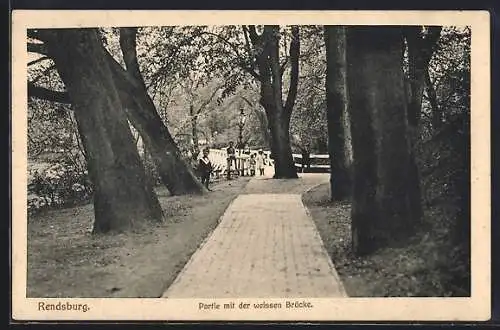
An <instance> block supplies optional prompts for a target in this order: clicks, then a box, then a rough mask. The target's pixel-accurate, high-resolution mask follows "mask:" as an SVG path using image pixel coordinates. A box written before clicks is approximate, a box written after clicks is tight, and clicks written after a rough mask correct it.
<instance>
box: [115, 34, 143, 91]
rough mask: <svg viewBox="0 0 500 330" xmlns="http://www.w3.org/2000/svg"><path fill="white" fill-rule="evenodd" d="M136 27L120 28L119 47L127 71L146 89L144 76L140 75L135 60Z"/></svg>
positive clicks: (137, 63)
mask: <svg viewBox="0 0 500 330" xmlns="http://www.w3.org/2000/svg"><path fill="white" fill-rule="evenodd" d="M136 38H137V28H135V27H131V28H120V48H121V50H122V54H123V60H124V62H125V66H126V68H127V71H128V72H130V74H131V75H132V76H133V77H134V78H135V79H136V80H137V82H138V83H140V84H141V85H142V87H143V88H144V89H146V84H145V83H144V78H143V77H142V74H141V70H140V68H139V62H138V61H137V50H136V47H137V41H136Z"/></svg>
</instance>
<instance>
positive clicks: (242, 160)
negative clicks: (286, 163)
mask: <svg viewBox="0 0 500 330" xmlns="http://www.w3.org/2000/svg"><path fill="white" fill-rule="evenodd" d="M257 152H258V150H256V149H245V150H239V149H236V164H235V163H234V162H233V163H229V162H228V156H227V151H226V149H210V153H209V155H208V158H209V159H210V161H211V162H212V165H213V167H214V172H213V176H214V177H215V178H219V177H220V176H221V175H224V174H227V170H228V166H229V165H230V166H231V168H230V171H231V173H235V174H238V175H250V170H249V159H250V155H251V154H256V153H257ZM263 153H264V155H265V165H266V166H273V165H274V162H273V160H272V159H271V152H270V151H268V150H264V151H263ZM201 155H202V153H200V156H199V157H201ZM292 156H293V160H294V162H295V166H296V167H297V169H298V170H299V171H304V169H306V170H319V171H323V172H327V171H329V170H330V158H329V156H328V155H327V154H310V155H309V166H307V164H304V165H305V166H302V163H303V161H302V155H301V154H292Z"/></svg>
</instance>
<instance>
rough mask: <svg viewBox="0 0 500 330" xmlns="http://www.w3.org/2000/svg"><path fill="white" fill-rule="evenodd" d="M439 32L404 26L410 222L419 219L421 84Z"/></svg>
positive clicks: (433, 28) (431, 28)
mask: <svg viewBox="0 0 500 330" xmlns="http://www.w3.org/2000/svg"><path fill="white" fill-rule="evenodd" d="M440 34H441V27H436V26H432V27H429V33H428V35H427V36H426V37H425V38H424V37H423V35H422V27H421V26H412V27H406V28H405V38H406V41H407V44H408V69H409V70H408V73H409V80H410V90H411V97H410V100H409V104H408V128H409V132H410V139H409V142H410V158H409V162H410V165H409V169H410V171H409V173H408V179H409V185H410V187H411V189H410V190H409V191H408V194H409V195H408V198H409V202H410V206H411V210H412V212H411V214H412V217H413V221H415V222H417V221H419V220H420V219H421V218H422V215H423V210H422V200H421V194H422V193H421V187H420V170H419V168H418V165H417V163H416V160H415V155H416V145H417V143H418V140H419V136H420V117H421V112H422V96H423V93H424V87H425V73H426V72H427V71H428V66H429V61H430V59H431V57H432V53H433V52H434V46H435V44H436V42H437V41H438V39H439V35H440Z"/></svg>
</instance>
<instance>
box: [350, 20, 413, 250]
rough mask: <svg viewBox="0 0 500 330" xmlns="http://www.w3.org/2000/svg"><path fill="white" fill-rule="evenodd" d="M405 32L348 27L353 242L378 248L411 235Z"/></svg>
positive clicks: (360, 246)
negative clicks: (403, 54)
mask: <svg viewBox="0 0 500 330" xmlns="http://www.w3.org/2000/svg"><path fill="white" fill-rule="evenodd" d="M402 42H403V38H402V31H401V29H400V28H396V27H349V28H347V54H346V58H347V63H348V69H347V90H348V95H349V105H348V109H349V114H350V117H351V132H352V144H353V159H354V163H353V169H354V187H353V188H354V189H353V205H352V234H353V245H354V246H353V247H354V250H355V251H356V252H357V253H358V254H365V253H369V252H372V251H374V250H375V249H377V248H378V247H381V246H385V245H387V244H389V243H390V242H391V241H397V240H399V239H403V238H404V237H406V234H407V233H408V231H409V227H408V222H409V221H408V220H409V218H410V207H409V203H408V188H409V187H408V181H407V176H408V171H409V169H408V167H409V149H408V146H409V143H408V139H407V125H406V122H407V119H406V113H407V112H406V97H405V89H404V82H403V79H404V76H403V70H402V47H401V45H402Z"/></svg>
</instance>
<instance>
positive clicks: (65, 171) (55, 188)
mask: <svg viewBox="0 0 500 330" xmlns="http://www.w3.org/2000/svg"><path fill="white" fill-rule="evenodd" d="M91 196H92V187H91V184H90V181H89V178H88V172H87V171H86V170H83V171H82V170H81V169H79V168H77V167H76V166H74V165H73V164H70V163H52V164H49V165H48V166H47V167H45V168H43V169H35V170H30V171H28V212H29V213H30V214H33V213H36V212H38V211H40V210H42V209H46V208H50V207H62V206H67V205H74V204H77V203H79V202H84V201H88V200H89V199H90V198H91Z"/></svg>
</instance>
